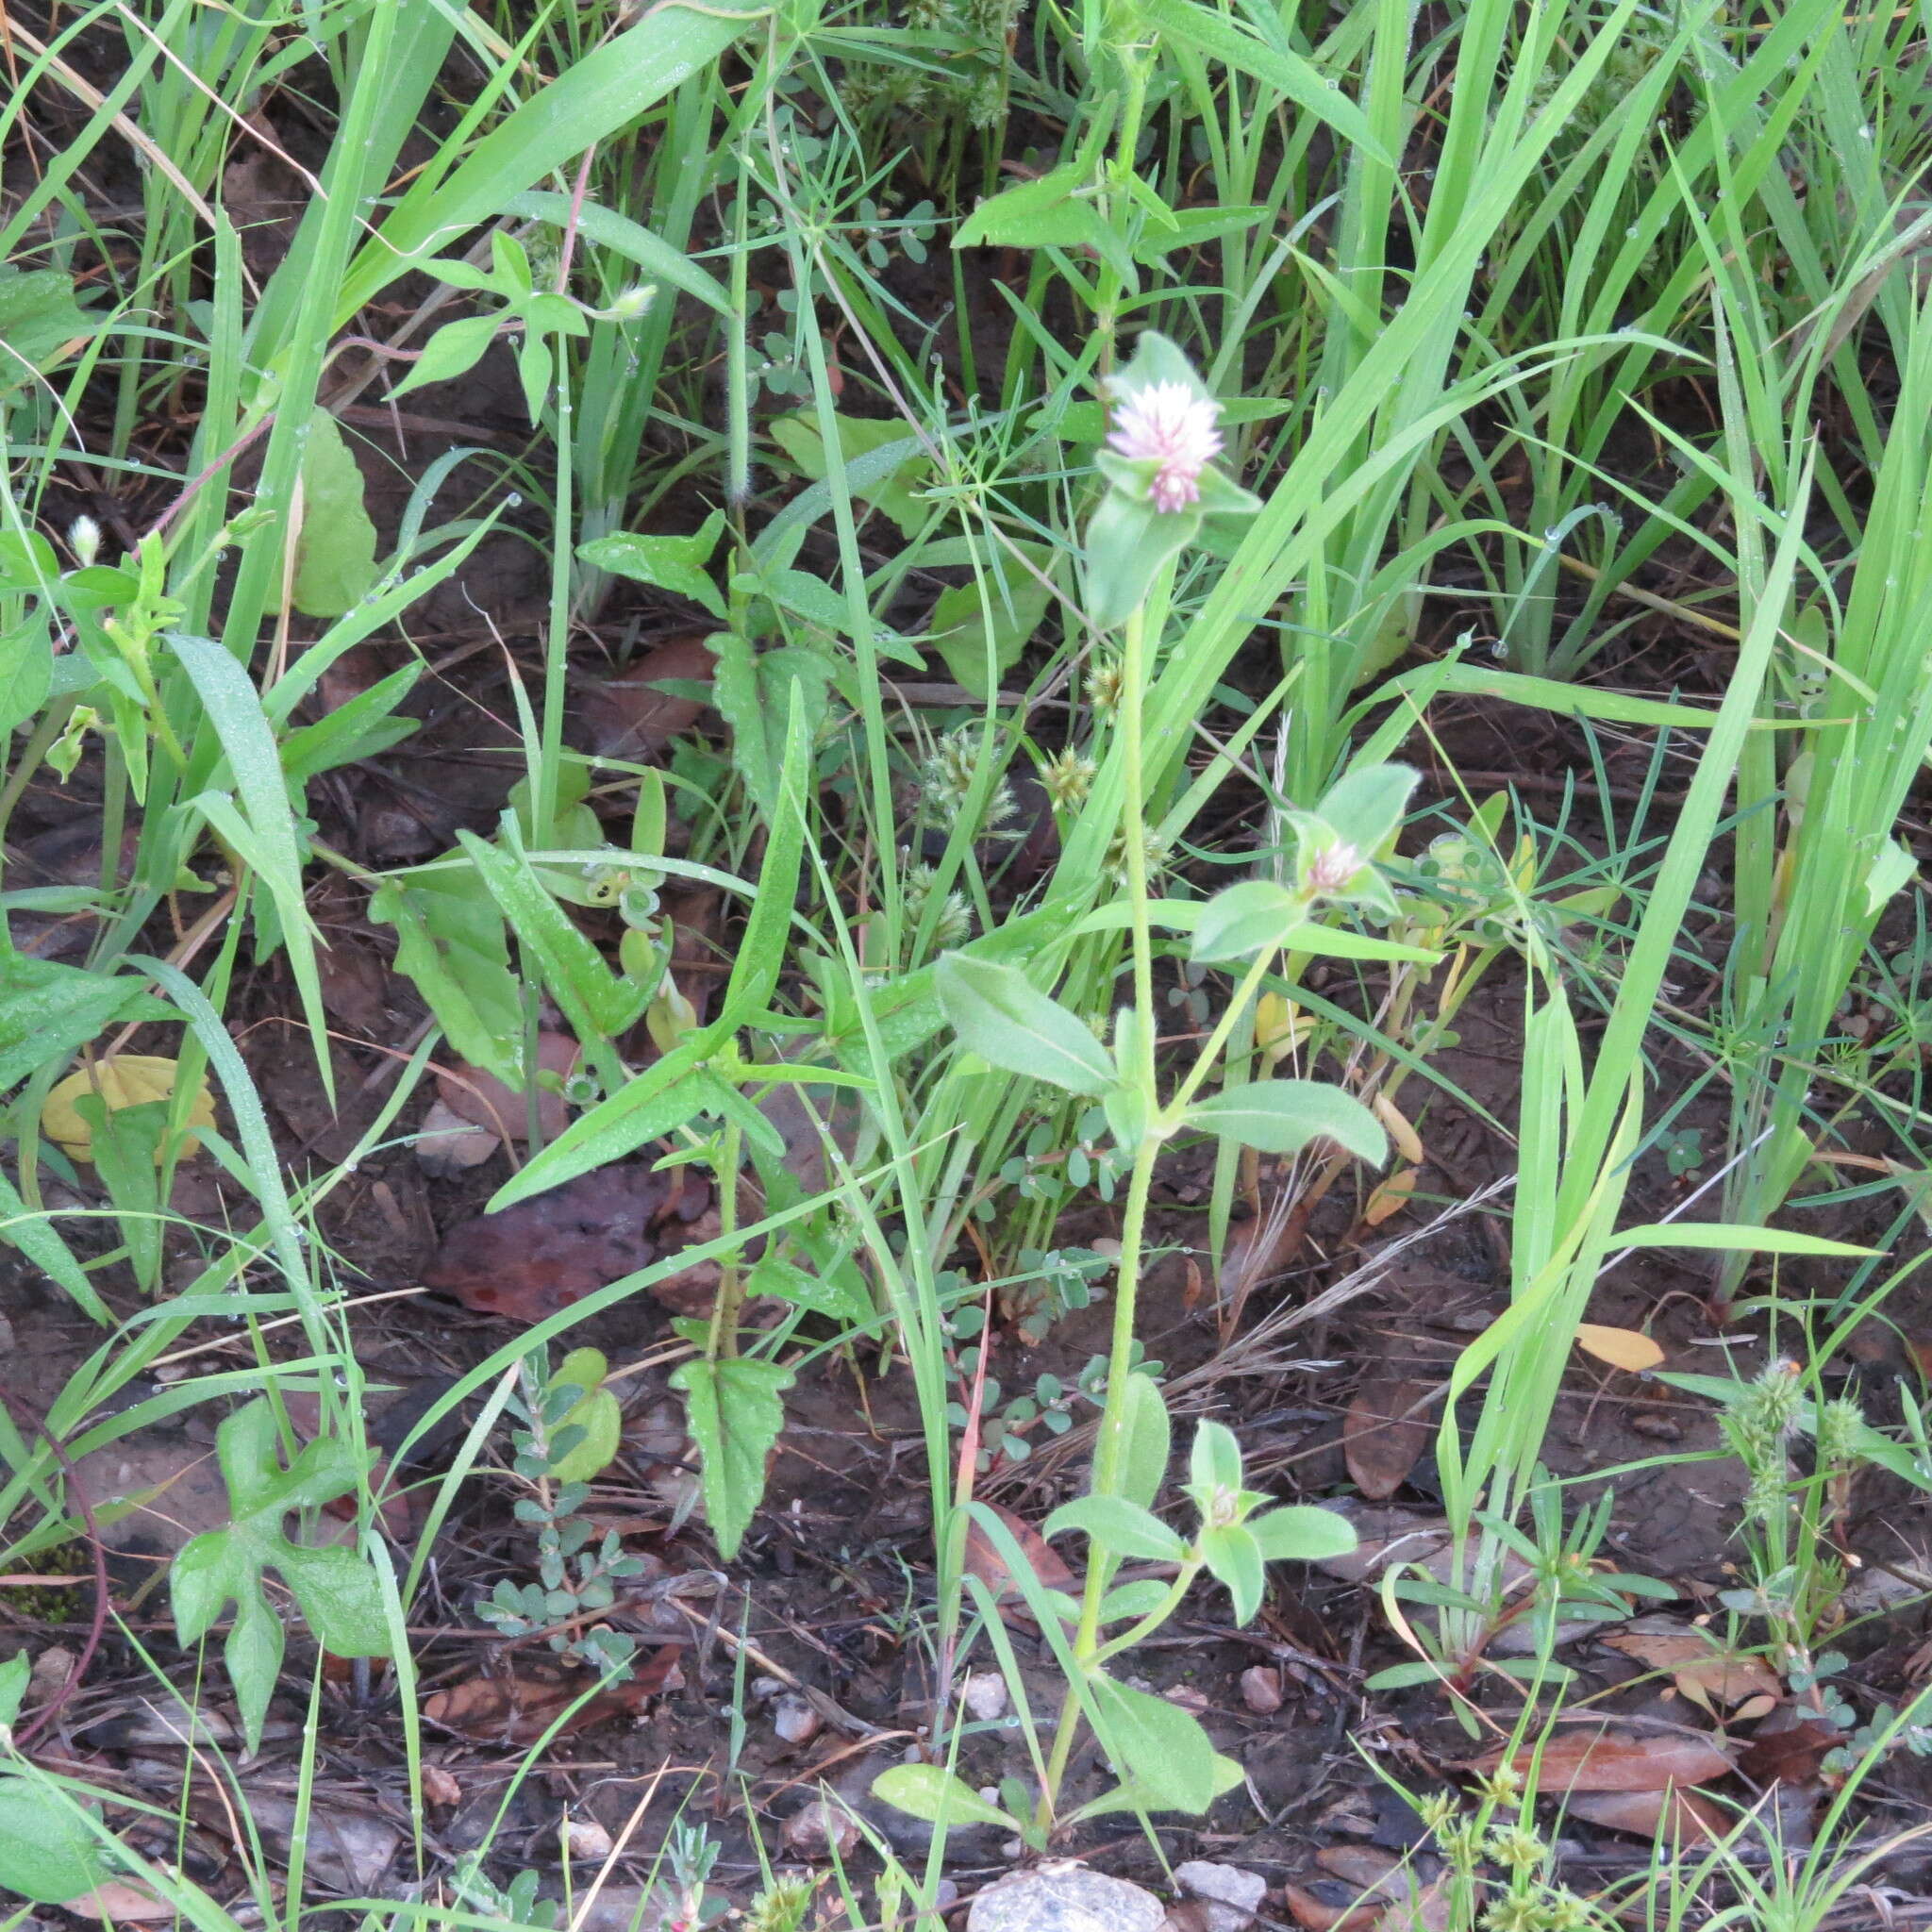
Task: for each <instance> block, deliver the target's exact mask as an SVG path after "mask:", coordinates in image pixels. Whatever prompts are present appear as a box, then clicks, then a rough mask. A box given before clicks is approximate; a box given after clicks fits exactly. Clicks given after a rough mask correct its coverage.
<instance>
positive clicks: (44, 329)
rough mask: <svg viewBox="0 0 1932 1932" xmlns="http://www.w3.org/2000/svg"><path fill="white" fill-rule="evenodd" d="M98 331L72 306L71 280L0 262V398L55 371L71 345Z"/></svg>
mask: <svg viewBox="0 0 1932 1932" xmlns="http://www.w3.org/2000/svg"><path fill="white" fill-rule="evenodd" d="M102 326H103V320H102V318H101V317H99V316H97V315H91V314H89V313H88V311H87V310H86V309H84V308H81V306H80V305H79V304H78V303H77V302H75V299H74V282H73V278H72V277H71V276H68V275H62V274H60V272H59V271H58V269H51V268H44V269H18V268H11V267H8V266H7V265H5V264H4V263H0V396H5V395H6V394H7V393H8V391H9V390H15V389H19V388H20V387H21V386H22V385H23V384H25V383H28V382H31V381H32V380H33V379H34V377H35V376H36V375H42V374H44V373H45V372H46V371H47V370H49V369H52V368H53V367H55V365H56V364H57V363H58V362H59V361H60V360H61V358H62V357H63V355H64V354H65V353H66V352H67V351H68V349H69V347H70V345H72V344H75V343H78V342H82V341H86V340H87V339H88V337H90V336H92V335H97V334H98V333H99V332H100V330H101V328H102Z"/></svg>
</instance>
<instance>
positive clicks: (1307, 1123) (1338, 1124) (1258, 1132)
mask: <svg viewBox="0 0 1932 1932" xmlns="http://www.w3.org/2000/svg"><path fill="white" fill-rule="evenodd" d="M1188 1124H1190V1125H1191V1126H1196V1127H1204V1128H1206V1129H1207V1131H1208V1133H1210V1134H1216V1135H1219V1136H1220V1137H1221V1138H1222V1139H1223V1140H1226V1141H1240V1142H1241V1144H1242V1145H1243V1146H1244V1147H1258V1148H1259V1149H1260V1150H1261V1151H1262V1152H1263V1153H1264V1154H1298V1153H1300V1151H1301V1150H1302V1149H1303V1148H1304V1147H1306V1146H1307V1144H1308V1142H1309V1141H1315V1140H1328V1141H1334V1142H1336V1144H1337V1145H1338V1146H1341V1147H1343V1148H1345V1149H1347V1151H1348V1152H1349V1153H1351V1154H1354V1155H1357V1156H1359V1158H1362V1159H1363V1160H1367V1161H1370V1162H1372V1163H1375V1164H1379V1163H1380V1162H1382V1161H1384V1160H1386V1159H1387V1158H1388V1157H1389V1137H1388V1135H1387V1134H1385V1133H1384V1132H1383V1130H1382V1124H1381V1123H1380V1122H1379V1121H1377V1120H1376V1118H1375V1117H1374V1114H1372V1113H1371V1112H1370V1111H1369V1109H1368V1108H1365V1107H1364V1106H1363V1105H1362V1104H1361V1102H1360V1101H1358V1100H1356V1099H1353V1098H1351V1096H1349V1095H1348V1094H1346V1093H1344V1092H1342V1091H1341V1088H1339V1087H1330V1086H1328V1085H1326V1084H1325V1083H1324V1082H1322V1081H1319V1080H1251V1081H1249V1082H1247V1083H1246V1084H1245V1085H1242V1086H1239V1087H1225V1088H1224V1089H1223V1090H1222V1091H1220V1092H1219V1093H1212V1094H1209V1095H1208V1098H1207V1099H1205V1100H1197V1101H1196V1102H1195V1103H1194V1105H1193V1106H1192V1107H1191V1108H1189V1109H1188Z"/></svg>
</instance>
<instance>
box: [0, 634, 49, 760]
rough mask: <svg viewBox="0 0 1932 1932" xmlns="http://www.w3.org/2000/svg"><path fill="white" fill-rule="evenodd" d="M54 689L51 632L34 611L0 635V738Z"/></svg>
mask: <svg viewBox="0 0 1932 1932" xmlns="http://www.w3.org/2000/svg"><path fill="white" fill-rule="evenodd" d="M53 688H54V638H53V633H52V632H51V631H50V630H49V629H48V627H47V619H46V615H45V613H44V612H42V611H35V612H33V613H32V614H31V615H29V616H27V617H25V618H24V619H23V620H22V621H21V622H20V623H19V624H17V625H14V627H13V628H12V629H11V630H10V631H8V633H7V634H6V635H5V636H4V637H0V741H4V740H5V739H6V736H7V734H8V732H9V731H11V730H12V729H13V728H14V726H15V725H17V724H25V723H26V722H27V720H28V719H29V718H32V717H33V716H35V715H36V714H37V713H38V712H39V710H40V708H41V707H42V705H44V704H45V703H46V702H47V696H48V693H49V692H50V691H52V690H53Z"/></svg>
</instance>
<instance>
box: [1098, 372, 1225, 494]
mask: <svg viewBox="0 0 1932 1932" xmlns="http://www.w3.org/2000/svg"><path fill="white" fill-rule="evenodd" d="M1119 393H1120V400H1119V402H1118V404H1117V405H1116V407H1115V409H1114V413H1113V426H1112V429H1111V430H1110V431H1109V433H1108V439H1107V441H1108V447H1109V448H1110V449H1111V450H1112V451H1113V452H1114V454H1115V455H1116V456H1121V457H1124V458H1126V459H1127V460H1128V461H1129V462H1144V461H1148V460H1153V461H1156V462H1158V464H1159V468H1158V469H1157V470H1156V471H1155V473H1154V480H1153V483H1152V485H1151V486H1150V491H1149V493H1150V495H1151V496H1152V498H1153V502H1154V508H1156V509H1157V510H1162V511H1172V510H1177V509H1185V508H1187V506H1188V505H1189V504H1191V503H1198V502H1199V501H1200V498H1201V472H1202V471H1203V470H1205V469H1206V468H1207V467H1208V464H1209V463H1211V462H1212V461H1213V460H1214V458H1216V457H1218V456H1219V455H1220V454H1221V451H1222V441H1221V432H1220V430H1219V429H1217V428H1216V427H1215V423H1216V421H1217V419H1218V418H1219V417H1220V415H1221V405H1220V404H1219V403H1217V402H1216V401H1215V400H1214V398H1213V397H1212V396H1204V395H1197V394H1196V393H1195V392H1194V391H1192V390H1191V389H1190V388H1189V387H1188V385H1187V384H1186V383H1184V382H1150V383H1143V384H1142V385H1141V386H1140V387H1139V388H1137V389H1131V390H1123V391H1120V392H1119Z"/></svg>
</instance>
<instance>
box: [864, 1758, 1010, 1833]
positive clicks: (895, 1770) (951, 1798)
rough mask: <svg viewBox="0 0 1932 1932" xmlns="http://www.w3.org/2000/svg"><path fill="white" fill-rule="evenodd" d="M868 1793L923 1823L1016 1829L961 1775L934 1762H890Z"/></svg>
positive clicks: (1006, 1829)
mask: <svg viewBox="0 0 1932 1932" xmlns="http://www.w3.org/2000/svg"><path fill="white" fill-rule="evenodd" d="M872 1794H873V1796H874V1797H875V1798H883V1799H884V1800H885V1802H886V1803H887V1804H888V1805H891V1806H892V1807H894V1808H895V1809H896V1810H900V1811H903V1812H905V1813H906V1815H907V1816H908V1818H918V1819H923V1820H924V1822H925V1823H926V1824H941V1825H945V1824H993V1825H997V1826H999V1828H1000V1829H1001V1830H1003V1831H1019V1830H1020V1829H1022V1827H1021V1825H1020V1824H1019V1823H1018V1822H1017V1821H1016V1820H1014V1819H1012V1818H1009V1817H1008V1815H1007V1814H1006V1813H1005V1812H1004V1811H1002V1810H1001V1809H1000V1807H998V1806H997V1805H989V1804H988V1803H987V1802H986V1800H985V1799H984V1798H982V1797H981V1796H980V1795H979V1793H978V1792H977V1791H975V1790H974V1789H973V1787H972V1786H971V1785H969V1784H968V1783H967V1782H966V1781H965V1780H964V1779H963V1778H959V1777H955V1776H954V1775H953V1774H952V1773H951V1772H950V1771H947V1770H946V1769H945V1768H944V1767H943V1766H941V1765H938V1764H894V1765H891V1766H890V1767H889V1768H888V1769H887V1770H885V1771H882V1772H880V1773H879V1774H878V1776H876V1777H875V1778H874V1779H873V1781H872Z"/></svg>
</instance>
